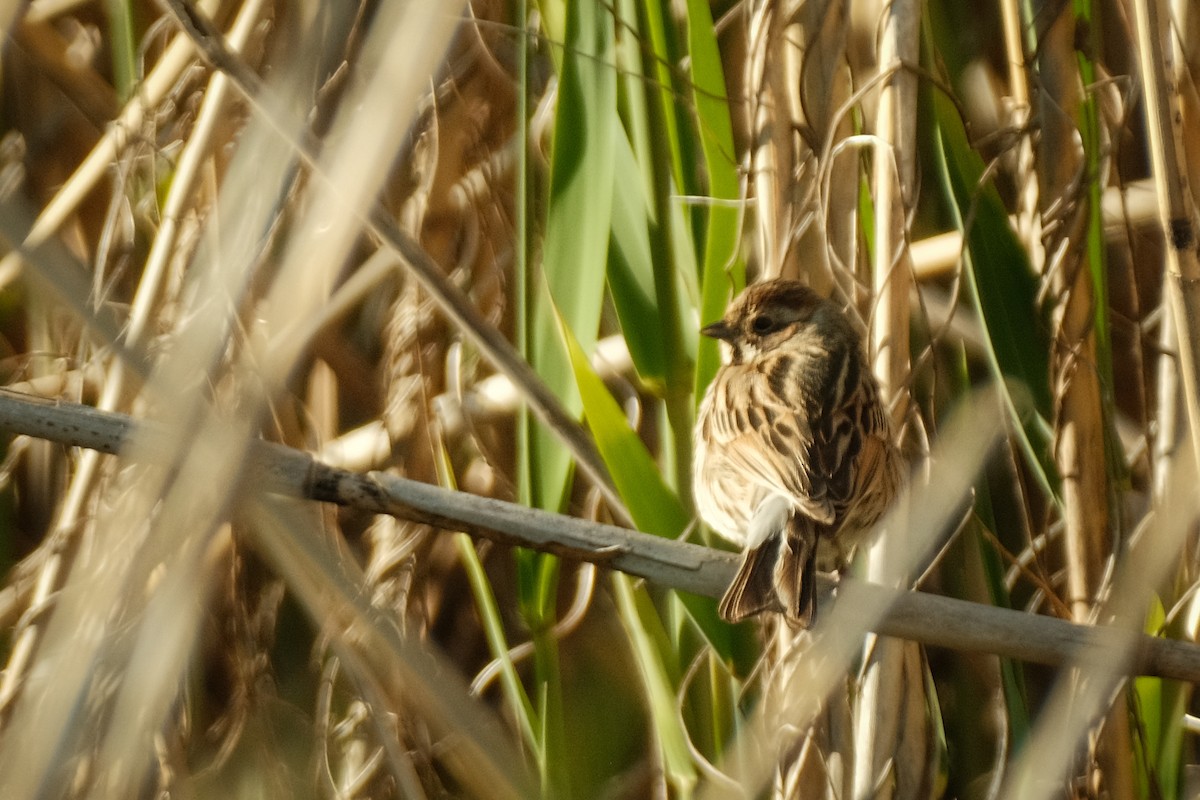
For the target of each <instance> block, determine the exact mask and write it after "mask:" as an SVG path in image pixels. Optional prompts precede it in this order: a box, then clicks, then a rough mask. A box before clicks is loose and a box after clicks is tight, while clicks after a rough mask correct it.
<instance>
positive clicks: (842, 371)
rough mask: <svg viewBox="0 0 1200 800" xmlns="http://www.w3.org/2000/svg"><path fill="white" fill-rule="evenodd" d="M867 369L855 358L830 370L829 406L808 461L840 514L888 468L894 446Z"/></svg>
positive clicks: (819, 420) (815, 428) (817, 423)
mask: <svg viewBox="0 0 1200 800" xmlns="http://www.w3.org/2000/svg"><path fill="white" fill-rule="evenodd" d="M866 369H867V366H866V364H865V363H863V362H862V361H861V360H860V359H858V358H856V357H854V356H850V357H849V358H847V359H845V360H844V361H843V362H842V363H841V364H840V365H839V368H838V369H837V370H831V373H832V374H831V375H830V376H829V380H828V382H827V385H826V386H825V388H824V389H823V391H822V392H821V396H822V397H823V398H824V407H823V408H822V410H821V412H820V413H819V414H817V415H815V418H814V425H813V437H812V443H811V446H810V450H809V463H810V464H811V465H812V471H813V472H814V473H815V474H817V475H820V476H821V477H822V479H823V482H824V484H825V487H826V491H827V498H828V500H829V502H830V503H831V505H832V507H833V508H834V509H835V512H836V515H837V516H838V517H839V518H844V516H845V514H846V513H847V511H848V510H849V505H850V503H851V501H852V500H854V498H856V497H857V496H858V494H859V492H858V491H857V488H858V487H859V486H860V485H863V483H864V481H865V482H868V483H869V482H870V481H871V480H872V479H873V477H874V476H875V473H876V472H878V471H879V470H881V469H885V468H887V466H888V465H887V463H886V462H887V461H888V459H889V458H890V454H891V450H892V444H891V432H890V427H889V423H888V420H887V415H886V411H885V410H884V408H883V406H882V404H881V403H880V402H879V390H878V388H877V387H876V385H875V383H874V381H873V380H870V378H869V376H866V375H865V373H864V371H865V370H866ZM872 521H873V520H872Z"/></svg>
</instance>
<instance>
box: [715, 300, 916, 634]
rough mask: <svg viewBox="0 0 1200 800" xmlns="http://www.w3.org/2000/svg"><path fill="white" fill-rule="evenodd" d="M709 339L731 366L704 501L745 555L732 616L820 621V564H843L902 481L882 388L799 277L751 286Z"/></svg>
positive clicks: (856, 344) (858, 346) (853, 340)
mask: <svg viewBox="0 0 1200 800" xmlns="http://www.w3.org/2000/svg"><path fill="white" fill-rule="evenodd" d="M702 332H703V333H704V334H705V335H706V336H712V337H714V338H716V339H719V340H720V341H721V355H722V366H721V368H720V370H718V372H717V375H716V377H715V378H714V379H713V381H712V383H711V384H710V385H709V387H708V392H707V393H706V394H705V396H704V401H703V402H702V403H701V405H700V413H699V417H698V419H697V422H696V436H695V438H696V442H695V460H694V462H693V482H694V488H695V496H696V505H697V508H698V509H699V512H700V516H701V517H702V518H703V519H704V521H705V522H707V523H708V524H709V525H710V526H711V527H712V528H713V529H714V530H716V532H717V533H719V534H720V535H722V536H724V537H725V538H727V539H729V540H730V541H732V542H734V543H736V544H738V545H740V546H742V547H743V548H744V551H743V555H742V563H741V567H740V568H739V569H738V572H737V576H736V577H735V578H734V579H733V583H732V584H730V586H729V589H728V590H727V591H726V593H725V596H724V598H722V600H721V604H720V613H721V616H722V617H724V618H725V619H726V620H729V621H730V622H737V621H739V620H741V619H744V618H746V617H748V616H750V615H752V614H757V613H759V612H761V611H781V612H783V613H784V615H785V616H786V618H787V619H789V620H790V621H792V622H794V623H796V624H798V625H801V626H803V627H808V626H809V625H811V624H812V621H813V615H814V613H815V609H816V604H815V598H814V589H815V586H816V569H817V566H818V563H819V564H820V566H821V568H822V569H823V570H828V569H840V568H842V567H843V566H844V565H845V563H846V561H847V560H848V558H849V556H850V554H851V553H852V551H853V548H854V546H855V545H856V544H858V543H859V541H861V539H862V538H863V536H864V535H865V534H867V533H868V532H869V531H870V529H871V526H873V525H874V524H875V522H876V521H877V520H878V519H879V517H880V516H882V515H883V513H884V511H886V510H887V508H888V505H889V504H890V503H891V501H892V499H893V497H894V496H895V495H896V493H897V491H898V489H899V486H900V480H901V460H900V455H899V452H898V450H897V449H896V447H895V444H894V442H893V441H892V435H891V426H890V424H889V422H888V414H887V411H886V409H885V408H884V406H883V405H882V403H881V402H880V399H879V388H878V386H877V385H876V383H875V378H874V376H873V375H872V374H871V368H870V365H869V364H868V363H867V359H866V356H865V354H864V352H863V345H862V341H861V338H860V337H859V335H858V333H857V332H856V331H855V329H854V328H853V327H852V326H851V324H850V321H849V320H848V319H847V318H846V317H845V316H844V315H843V314H842V312H841V310H840V309H838V307H837V306H836V305H835V304H834V303H832V302H830V301H828V300H825V299H822V298H821V297H820V296H819V295H817V294H816V293H815V292H814V291H813V290H811V289H809V288H808V287H807V286H805V285H804V284H802V283H800V282H799V281H793V280H781V279H780V280H770V281H765V282H762V283H758V284H755V285H753V286H751V287H749V288H747V289H746V291H745V292H743V293H742V294H741V295H740V296H739V297H738V298H737V299H736V300H734V302H733V303H732V304H731V305H730V307H729V310H728V312H727V313H726V314H725V318H724V319H722V320H720V321H718V322H714V323H713V324H711V325H708V326H707V327H705V328H704V329H703V331H702Z"/></svg>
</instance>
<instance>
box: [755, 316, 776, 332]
mask: <svg viewBox="0 0 1200 800" xmlns="http://www.w3.org/2000/svg"><path fill="white" fill-rule="evenodd" d="M750 327H751V328H753V329H754V332H755V333H758V334H763V333H770V332H771V328H773V327H775V324H774V323H773V322H771V318H770V317H768V316H767V315H766V314H759V315H758V316H757V317H755V318H754V319H752V320H751V321H750Z"/></svg>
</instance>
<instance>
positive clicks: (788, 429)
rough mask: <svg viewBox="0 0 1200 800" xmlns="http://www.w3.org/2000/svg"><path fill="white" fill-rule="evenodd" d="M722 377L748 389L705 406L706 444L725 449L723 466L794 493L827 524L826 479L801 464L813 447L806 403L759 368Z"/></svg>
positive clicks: (773, 491) (768, 489)
mask: <svg viewBox="0 0 1200 800" xmlns="http://www.w3.org/2000/svg"><path fill="white" fill-rule="evenodd" d="M722 377H723V378H724V379H727V380H735V381H742V382H743V383H742V386H743V387H744V388H746V389H747V390H748V391H747V393H745V394H741V397H743V398H746V399H747V402H745V403H744V404H734V403H730V402H727V401H724V400H723V398H720V397H719V398H717V400H718V401H717V402H714V403H713V404H712V406H711V408H710V410H709V416H710V419H709V423H708V427H707V430H706V435H707V436H708V437H709V441H710V443H711V444H710V447H711V448H712V449H713V450H715V451H716V452H720V453H722V454H723V456H724V458H725V460H726V462H727V463H726V464H725V465H724V467H725V468H726V469H728V470H729V471H730V472H736V473H739V474H741V475H744V476H746V477H747V478H748V479H749V480H750V481H751V482H752V483H754V484H756V485H758V486H760V487H761V488H762V489H763V490H764V492H765V495H766V497H768V498H769V497H771V496H774V495H784V496H786V497H790V498H793V500H794V502H795V503H796V505H797V506H798V508H799V509H800V511H801V512H803V513H804V514H805V515H806V516H807V517H809V518H811V519H812V520H813V521H815V522H818V523H820V524H824V525H828V524H831V523H832V522H833V521H834V516H835V513H834V506H833V504H832V502H831V501H830V498H829V496H828V491H827V487H826V485H825V480H824V479H823V477H822V476H821V475H820V474H819V473H817V474H813V473H812V472H811V471H810V470H809V469H808V468H806V466H805V465H806V463H807V459H808V457H809V453H810V451H811V448H812V447H813V429H812V427H811V425H810V424H809V420H808V416H807V414H806V413H805V412H806V409H805V408H804V407H803V406H802V405H801V406H798V405H796V404H794V403H789V402H788V398H785V397H783V396H781V394H780V393H779V392H777V391H775V389H774V388H772V386H771V385H770V381H769V380H768V378H767V376H766V374H765V373H764V372H762V371H755V370H751V369H746V370H738V371H736V372H731V373H730V374H727V375H724V376H722ZM749 511H750V512H751V513H753V511H754V509H749Z"/></svg>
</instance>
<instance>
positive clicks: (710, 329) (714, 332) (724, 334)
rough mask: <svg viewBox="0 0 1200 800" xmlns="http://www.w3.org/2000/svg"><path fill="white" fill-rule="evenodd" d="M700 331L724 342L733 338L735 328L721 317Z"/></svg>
mask: <svg viewBox="0 0 1200 800" xmlns="http://www.w3.org/2000/svg"><path fill="white" fill-rule="evenodd" d="M700 332H701V333H703V334H704V335H705V336H711V337H712V338H714V339H720V340H721V341H722V342H728V341H731V340H732V339H733V336H734V333H735V331H734V329H733V328H732V327H731V326H730V325H729V323H727V322H726V321H725V320H723V319H719V320H717V321H716V322H714V323H712V324H711V325H705V326H704V327H703V328H701V329H700Z"/></svg>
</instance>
